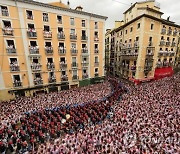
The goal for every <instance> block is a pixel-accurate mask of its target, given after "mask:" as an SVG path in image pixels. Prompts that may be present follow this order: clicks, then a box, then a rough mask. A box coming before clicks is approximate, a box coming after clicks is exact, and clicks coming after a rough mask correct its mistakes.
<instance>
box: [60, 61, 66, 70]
mask: <svg viewBox="0 0 180 154" xmlns="http://www.w3.org/2000/svg"><path fill="white" fill-rule="evenodd" d="M59 65H60V69H61V70H66V69H67V63H64V62H60V64H59Z"/></svg>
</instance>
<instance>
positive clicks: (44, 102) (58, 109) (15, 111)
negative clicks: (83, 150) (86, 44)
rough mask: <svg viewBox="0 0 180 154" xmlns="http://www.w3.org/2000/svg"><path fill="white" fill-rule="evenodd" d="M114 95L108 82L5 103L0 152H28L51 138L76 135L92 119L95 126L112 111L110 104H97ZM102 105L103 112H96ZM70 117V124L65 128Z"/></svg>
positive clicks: (1, 108) (0, 123)
mask: <svg viewBox="0 0 180 154" xmlns="http://www.w3.org/2000/svg"><path fill="white" fill-rule="evenodd" d="M110 93H111V86H110V84H109V83H108V82H104V83H101V84H96V85H93V86H92V85H91V86H88V87H83V88H76V89H71V90H66V91H62V92H59V93H57V92H54V93H49V94H42V95H37V96H35V97H20V98H18V99H16V100H11V101H6V102H1V104H0V111H1V112H0V152H2V153H3V152H7V151H8V152H15V153H16V152H19V153H24V152H26V151H29V150H32V148H33V146H35V147H36V143H39V142H40V143H44V142H45V141H46V140H49V138H51V139H52V138H56V137H59V135H60V134H61V133H62V132H64V133H67V132H69V131H71V132H73V131H75V130H76V129H79V128H82V127H84V125H85V124H86V123H87V120H89V119H88V118H87V117H89V118H90V117H91V118H92V120H91V121H92V122H93V123H95V122H98V120H103V118H104V117H105V116H106V113H107V111H106V110H105V109H108V108H107V106H108V107H110V104H109V103H106V104H107V106H105V104H104V103H102V102H101V103H99V102H96V101H99V100H101V99H102V98H105V97H107V96H109V94H110ZM103 101H104V100H103ZM92 102H94V103H92ZM91 103H92V104H91ZM96 104H97V106H96ZM65 105H66V106H65ZM79 105H80V106H79ZM94 105H95V106H96V107H95V109H94ZM98 106H99V112H97V111H96V109H97V108H98ZM81 111H82V112H81ZM86 112H89V115H91V113H94V114H92V115H91V116H89V115H88V113H86ZM96 112H97V113H96ZM101 113H103V114H101ZM97 114H98V115H97ZM68 115H69V116H70V117H69V119H68V120H69V121H67V122H66V123H65V124H64V125H62V123H64V120H65V121H66V120H67V118H68V117H66V116H68ZM103 115H104V116H103ZM83 116H85V117H83ZM98 118H99V119H98ZM39 120H40V121H39ZM44 120H45V121H44ZM37 124H38V125H37ZM57 126H58V127H57ZM57 133H59V135H57ZM39 135H40V136H39Z"/></svg>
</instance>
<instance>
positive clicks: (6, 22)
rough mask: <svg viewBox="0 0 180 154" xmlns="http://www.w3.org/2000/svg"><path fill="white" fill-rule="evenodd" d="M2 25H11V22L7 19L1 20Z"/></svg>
mask: <svg viewBox="0 0 180 154" xmlns="http://www.w3.org/2000/svg"><path fill="white" fill-rule="evenodd" d="M3 24H4V27H5V28H6V27H11V22H10V21H7V20H3Z"/></svg>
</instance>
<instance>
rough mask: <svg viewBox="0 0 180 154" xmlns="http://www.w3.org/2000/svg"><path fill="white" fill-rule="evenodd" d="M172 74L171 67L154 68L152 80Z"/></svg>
mask: <svg viewBox="0 0 180 154" xmlns="http://www.w3.org/2000/svg"><path fill="white" fill-rule="evenodd" d="M173 73H174V71H173V68H172V67H163V68H156V69H155V73H154V78H155V79H156V80H157V79H161V78H164V77H167V76H172V75H173Z"/></svg>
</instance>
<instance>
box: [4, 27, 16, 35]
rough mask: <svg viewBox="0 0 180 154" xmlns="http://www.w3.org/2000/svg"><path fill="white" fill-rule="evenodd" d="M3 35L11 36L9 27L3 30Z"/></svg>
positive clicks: (11, 32) (11, 31) (11, 30)
mask: <svg viewBox="0 0 180 154" xmlns="http://www.w3.org/2000/svg"><path fill="white" fill-rule="evenodd" d="M2 30H3V35H8V36H13V35H14V33H13V29H12V28H11V27H6V28H3V29H2Z"/></svg>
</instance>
